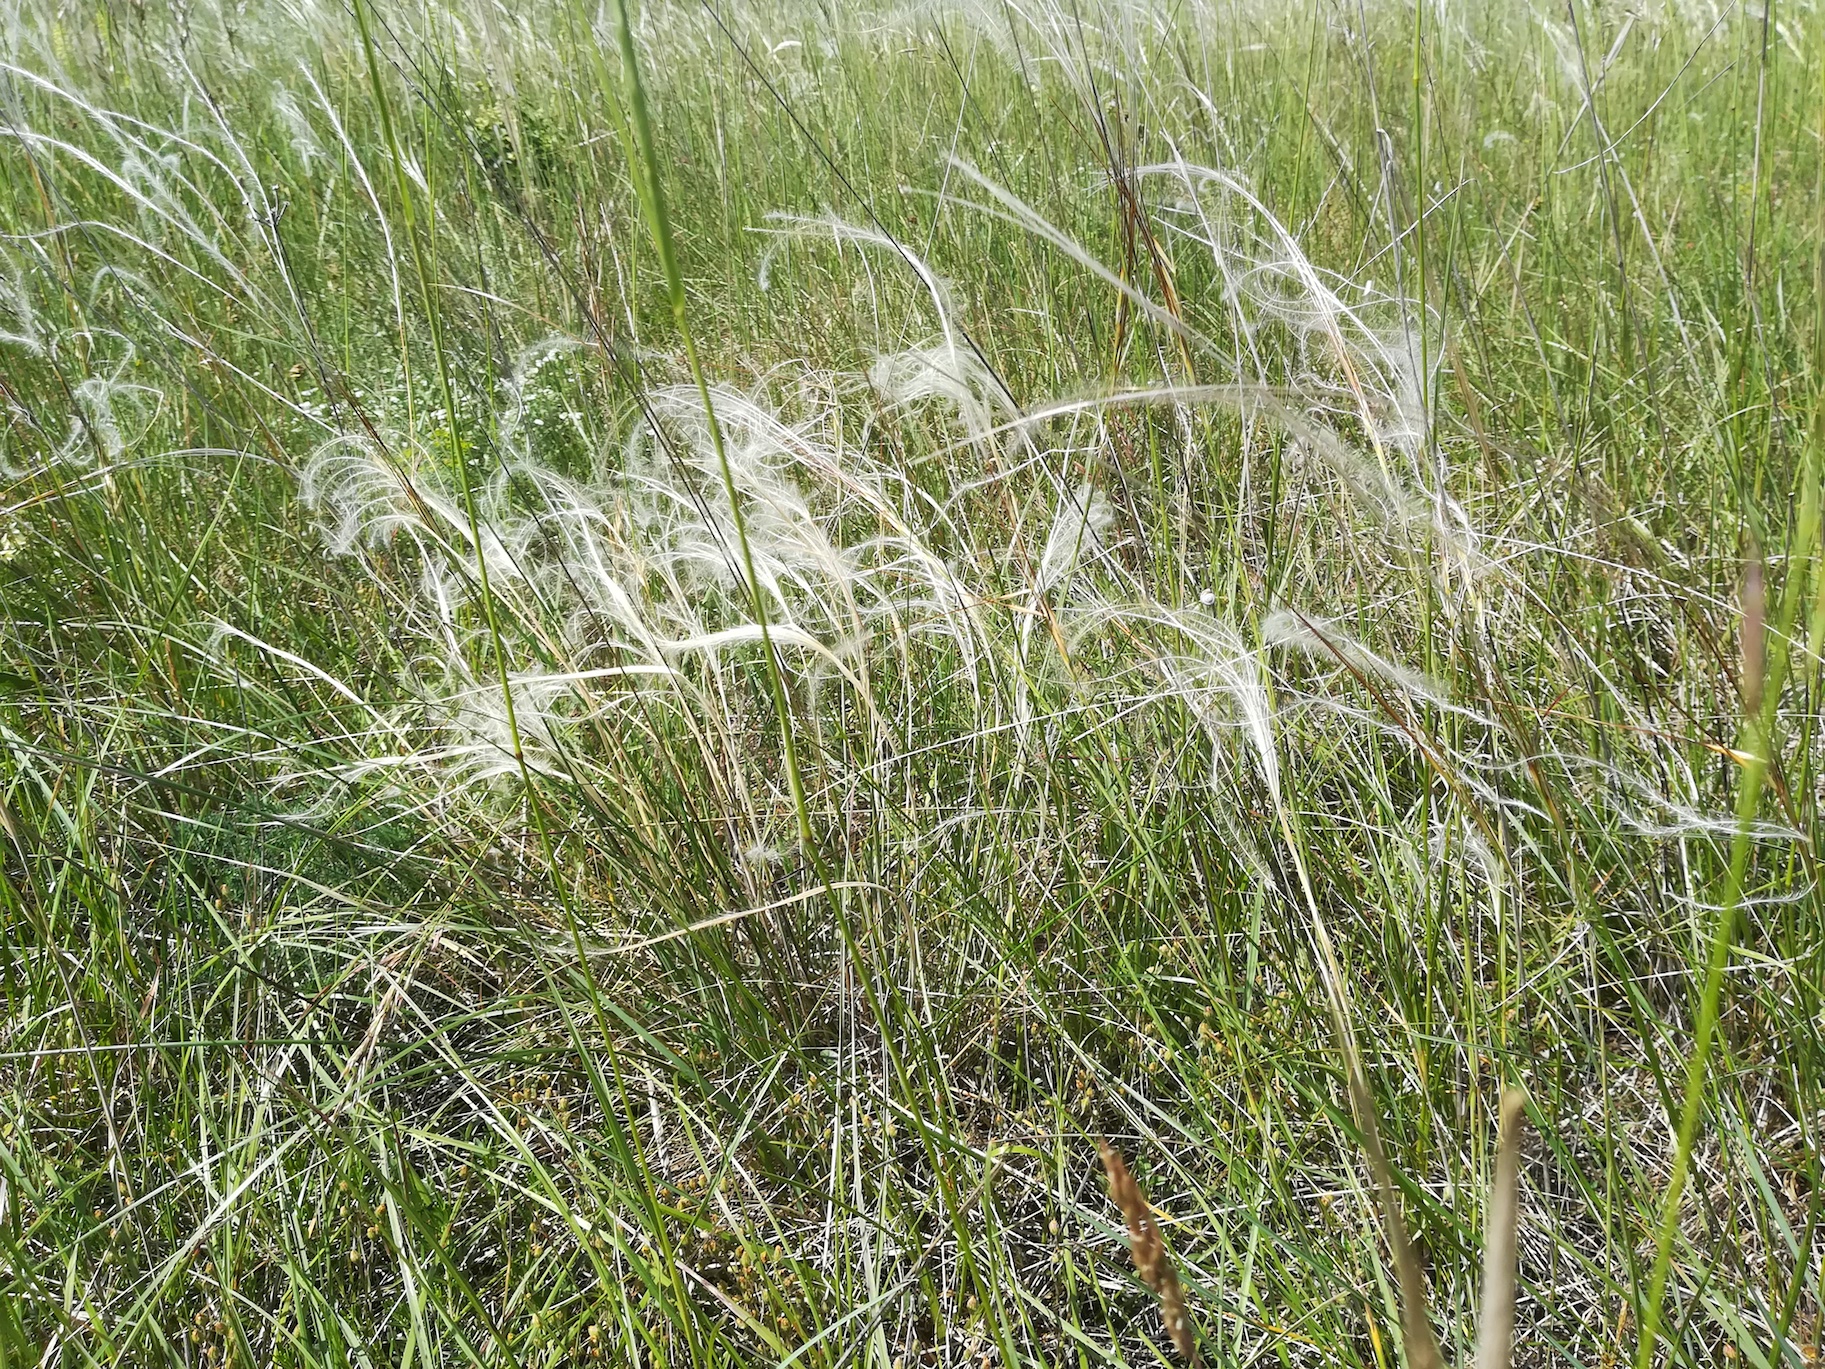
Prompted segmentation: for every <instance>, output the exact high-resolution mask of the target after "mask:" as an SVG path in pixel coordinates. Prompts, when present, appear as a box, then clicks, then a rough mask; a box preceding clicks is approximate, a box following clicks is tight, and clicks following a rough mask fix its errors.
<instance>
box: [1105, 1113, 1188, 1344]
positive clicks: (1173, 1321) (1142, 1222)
mask: <svg viewBox="0 0 1825 1369" xmlns="http://www.w3.org/2000/svg"><path fill="white" fill-rule="evenodd" d="M1096 1149H1097V1153H1098V1154H1100V1155H1101V1156H1102V1157H1103V1168H1104V1169H1105V1170H1107V1171H1108V1173H1109V1199H1110V1201H1111V1202H1113V1203H1114V1204H1115V1205H1116V1206H1117V1207H1119V1208H1120V1209H1121V1210H1122V1217H1123V1219H1124V1220H1126V1221H1127V1223H1128V1249H1129V1251H1130V1252H1131V1253H1132V1254H1133V1256H1134V1268H1135V1270H1136V1271H1137V1272H1138V1273H1139V1274H1140V1276H1141V1282H1142V1283H1144V1284H1146V1285H1147V1287H1149V1288H1150V1289H1152V1290H1153V1295H1154V1296H1155V1297H1156V1298H1158V1299H1159V1300H1160V1312H1161V1314H1162V1315H1163V1316H1164V1317H1165V1319H1166V1334H1167V1335H1168V1336H1170V1337H1172V1344H1173V1348H1175V1349H1176V1350H1177V1351H1178V1352H1179V1354H1180V1355H1181V1356H1183V1357H1184V1360H1185V1362H1186V1363H1187V1364H1189V1365H1191V1366H1192V1369H1197V1363H1198V1342H1197V1338H1196V1337H1195V1336H1193V1335H1192V1333H1191V1318H1190V1316H1188V1315H1187V1314H1186V1311H1185V1291H1184V1289H1182V1288H1180V1287H1179V1276H1178V1274H1177V1273H1176V1272H1175V1271H1174V1270H1173V1267H1172V1257H1171V1256H1170V1255H1168V1254H1167V1253H1166V1242H1165V1241H1164V1240H1162V1239H1161V1237H1160V1228H1159V1223H1157V1222H1156V1221H1154V1219H1153V1209H1152V1208H1151V1207H1149V1206H1148V1204H1147V1195H1146V1194H1144V1193H1142V1192H1141V1186H1140V1185H1139V1184H1137V1183H1135V1182H1134V1175H1132V1174H1130V1173H1129V1172H1128V1163H1127V1161H1125V1160H1123V1159H1122V1156H1121V1152H1120V1151H1118V1150H1117V1149H1116V1148H1115V1147H1114V1146H1112V1145H1110V1144H1109V1143H1108V1142H1107V1141H1105V1140H1101V1139H1099V1140H1098V1141H1097V1143H1096Z"/></svg>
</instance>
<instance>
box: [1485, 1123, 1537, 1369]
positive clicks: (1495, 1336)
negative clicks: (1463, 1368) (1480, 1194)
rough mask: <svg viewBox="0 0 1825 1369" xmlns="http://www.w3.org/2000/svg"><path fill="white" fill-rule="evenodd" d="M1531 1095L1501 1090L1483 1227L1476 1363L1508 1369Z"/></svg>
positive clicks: (1510, 1359)
mask: <svg viewBox="0 0 1825 1369" xmlns="http://www.w3.org/2000/svg"><path fill="white" fill-rule="evenodd" d="M1526 1101H1527V1095H1526V1094H1525V1093H1523V1092H1522V1091H1521V1090H1520V1089H1508V1090H1507V1091H1506V1092H1504V1093H1503V1094H1502V1122H1501V1133H1500V1135H1501V1139H1500V1141H1499V1142H1498V1143H1497V1147H1496V1157H1495V1178H1494V1180H1493V1181H1492V1183H1491V1186H1490V1190H1489V1215H1488V1218H1487V1220H1486V1222H1485V1224H1484V1229H1483V1307H1482V1314H1481V1316H1480V1317H1479V1318H1478V1322H1479V1327H1478V1332H1477V1343H1476V1369H1509V1366H1510V1365H1511V1364H1512V1363H1513V1361H1514V1285H1515V1237H1516V1232H1517V1229H1518V1227H1519V1221H1520V1185H1521V1130H1522V1128H1523V1127H1524V1126H1525V1125H1526V1123H1527V1113H1526V1111H1525V1110H1524V1107H1523V1105H1524V1104H1525V1103H1526Z"/></svg>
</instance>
